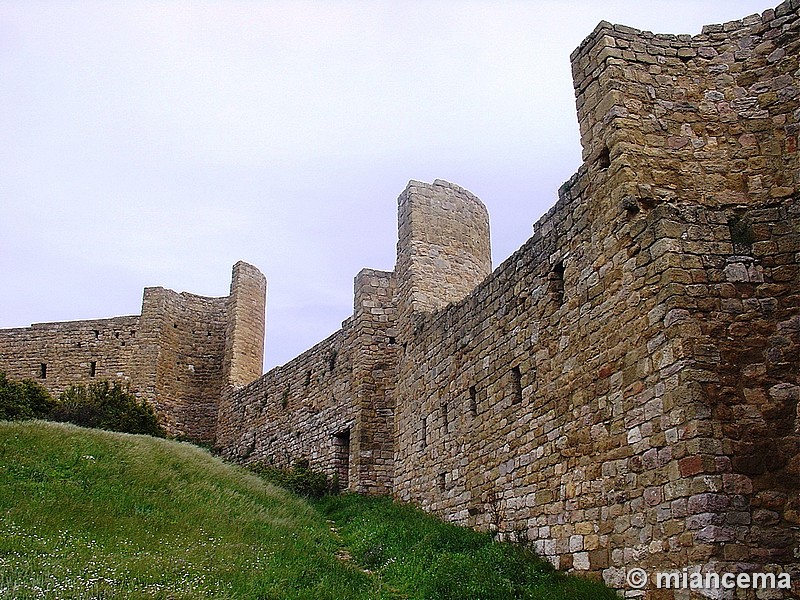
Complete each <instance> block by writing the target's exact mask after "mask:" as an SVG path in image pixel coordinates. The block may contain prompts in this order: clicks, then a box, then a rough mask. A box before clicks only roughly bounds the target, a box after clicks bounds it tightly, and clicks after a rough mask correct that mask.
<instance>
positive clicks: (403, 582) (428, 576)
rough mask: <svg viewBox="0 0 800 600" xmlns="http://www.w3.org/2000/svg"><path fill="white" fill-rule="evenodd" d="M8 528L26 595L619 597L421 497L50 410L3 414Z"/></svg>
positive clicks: (0, 555) (12, 573)
mask: <svg viewBox="0 0 800 600" xmlns="http://www.w3.org/2000/svg"><path fill="white" fill-rule="evenodd" d="M326 519H330V520H334V521H335V522H336V526H337V528H335V529H332V528H331V523H330V522H329V521H326ZM0 532H2V535H0V598H14V599H15V600H16V599H25V598H54V599H63V598H86V599H89V598H92V599H96V598H133V599H135V598H142V599H145V598H146V599H153V598H163V599H169V600H180V599H187V600H188V599H196V598H222V599H224V598H237V599H238V598H242V599H261V600H267V599H281V598H286V599H289V598H292V599H295V598H297V599H302V598H308V599H315V600H317V599H326V598H331V599H333V598H336V599H347V598H353V599H359V598H364V599H367V598H370V599H373V598H374V599H383V598H451V597H452V598H487V599H488V598H564V599H570V600H576V599H579V598H586V599H589V598H592V599H594V598H613V597H615V596H614V595H613V594H612V593H611V592H610V591H608V590H606V589H605V588H602V587H600V586H596V585H594V584H590V583H588V582H584V581H579V580H575V579H572V578H566V577H563V576H561V575H560V574H557V573H554V572H553V571H552V570H550V569H548V568H547V567H546V565H544V564H543V563H541V562H539V561H536V560H532V559H531V557H530V556H529V554H528V553H525V552H523V551H522V550H520V549H518V548H512V547H509V546H506V545H501V544H493V543H491V542H490V541H489V540H488V538H487V537H486V536H482V535H480V534H477V533H474V532H470V531H468V530H464V529H461V528H458V527H454V526H451V525H446V524H443V523H440V522H439V521H437V520H436V519H433V518H431V517H429V516H427V515H423V514H421V513H420V512H419V511H416V510H414V509H411V508H410V507H402V506H398V505H396V504H393V503H391V502H387V501H386V500H380V499H364V498H358V497H341V498H330V499H327V500H324V501H322V502H320V503H318V504H316V505H314V506H312V505H310V504H309V503H307V502H305V501H303V500H301V499H298V498H297V497H295V496H293V495H291V494H289V493H288V492H285V491H283V490H281V489H279V488H276V487H273V486H271V485H269V484H268V483H265V482H264V481H263V480H261V479H259V478H258V477H256V476H254V475H252V474H249V473H247V472H246V471H244V470H242V469H240V468H237V467H234V466H231V465H228V464H225V463H223V462H222V461H220V460H218V459H216V458H214V457H212V456H211V455H210V454H209V453H208V452H206V451H204V450H202V449H200V448H197V447H195V446H192V445H190V444H185V443H177V442H172V441H167V440H162V439H156V438H151V437H147V436H134V435H126V434H119V433H110V432H106V431H100V430H87V429H81V428H78V427H74V426H71V425H63V424H53V423H45V422H41V421H38V422H37V421H34V422H25V423H8V422H0ZM347 555H352V556H353V559H354V560H343V557H344V556H347ZM356 563H358V564H360V565H361V566H362V567H364V569H362V568H360V567H358V566H356ZM367 568H368V569H369V571H367V570H366V569H367Z"/></svg>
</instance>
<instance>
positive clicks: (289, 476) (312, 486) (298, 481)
mask: <svg viewBox="0 0 800 600" xmlns="http://www.w3.org/2000/svg"><path fill="white" fill-rule="evenodd" d="M249 469H250V470H251V471H253V472H254V473H255V474H256V475H259V476H261V477H263V478H264V479H266V480H267V481H269V482H270V483H274V484H275V485H279V486H281V487H283V488H286V489H287V490H290V491H292V492H294V493H295V494H297V495H298V496H303V497H305V498H322V497H323V496H327V495H328V494H336V493H338V491H339V490H338V488H339V484H338V481H337V479H336V478H335V477H334V478H329V477H328V476H326V475H325V473H320V472H319V471H315V470H313V469H312V468H311V466H310V465H309V462H308V460H307V459H305V458H303V459H300V460H297V461H295V462H294V464H293V465H292V467H291V468H288V469H287V468H280V467H275V466H273V465H269V464H266V463H253V464H251V465H249Z"/></svg>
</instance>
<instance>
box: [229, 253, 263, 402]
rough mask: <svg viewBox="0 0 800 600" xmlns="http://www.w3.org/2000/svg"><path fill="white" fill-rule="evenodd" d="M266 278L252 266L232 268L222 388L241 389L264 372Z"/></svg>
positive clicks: (244, 263)
mask: <svg viewBox="0 0 800 600" xmlns="http://www.w3.org/2000/svg"><path fill="white" fill-rule="evenodd" d="M266 305H267V279H266V277H264V275H263V274H262V273H261V271H259V270H258V269H257V268H255V267H254V266H253V265H250V264H247V263H246V262H243V261H239V262H237V263H236V264H235V265H233V276H232V278H231V294H230V296H229V297H228V324H227V330H226V333H225V362H224V367H223V369H224V382H225V385H231V386H234V387H241V386H243V385H247V384H248V383H250V382H251V381H253V380H255V379H257V378H258V377H260V376H261V374H262V373H263V372H264V330H265V326H266V316H265V312H266Z"/></svg>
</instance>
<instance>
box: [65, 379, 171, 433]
mask: <svg viewBox="0 0 800 600" xmlns="http://www.w3.org/2000/svg"><path fill="white" fill-rule="evenodd" d="M50 418H51V419H52V420H54V421H62V422H68V423H74V424H75V425H80V426H82V427H96V428H99V429H108V430H110V431H120V432H123V433H144V434H148V435H154V436H158V437H164V436H165V432H164V429H163V428H162V427H161V425H160V424H159V422H158V417H157V416H156V413H155V411H154V410H153V408H152V407H151V406H150V405H149V404H147V403H146V402H144V401H143V400H139V399H137V398H136V396H134V395H133V394H132V393H131V392H129V391H128V390H127V389H126V388H124V387H122V385H120V384H119V383H117V382H114V383H113V384H112V383H109V382H108V381H99V382H97V383H92V384H90V385H88V386H85V385H72V386H70V387H69V388H67V389H66V390H65V391H64V392H62V393H61V395H60V396H59V397H58V402H57V403H56V406H55V408H54V409H53V411H52V412H51V413H50Z"/></svg>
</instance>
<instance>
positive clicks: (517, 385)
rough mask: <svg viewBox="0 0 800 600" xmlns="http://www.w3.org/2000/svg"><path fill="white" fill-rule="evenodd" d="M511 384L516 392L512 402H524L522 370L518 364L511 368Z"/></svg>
mask: <svg viewBox="0 0 800 600" xmlns="http://www.w3.org/2000/svg"><path fill="white" fill-rule="evenodd" d="M511 385H512V392H513V394H514V395H513V396H512V399H511V402H512V403H513V404H519V403H520V402H522V372H521V371H520V370H519V367H518V366H517V367H514V368H513V369H511Z"/></svg>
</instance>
